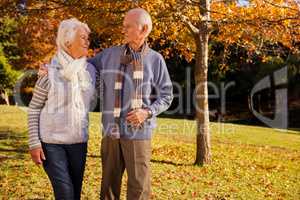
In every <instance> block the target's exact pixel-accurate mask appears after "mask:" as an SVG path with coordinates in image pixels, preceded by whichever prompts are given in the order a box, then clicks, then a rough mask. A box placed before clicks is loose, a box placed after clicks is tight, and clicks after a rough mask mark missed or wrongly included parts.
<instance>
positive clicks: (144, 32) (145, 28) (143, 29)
mask: <svg viewBox="0 0 300 200" xmlns="http://www.w3.org/2000/svg"><path fill="white" fill-rule="evenodd" d="M148 30H149V26H148V25H147V24H145V25H144V26H143V28H142V33H143V34H144V35H146V33H147V32H148Z"/></svg>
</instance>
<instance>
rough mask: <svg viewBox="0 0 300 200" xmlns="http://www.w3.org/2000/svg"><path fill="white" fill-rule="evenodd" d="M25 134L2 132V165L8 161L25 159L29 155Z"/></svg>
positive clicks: (0, 132)
mask: <svg viewBox="0 0 300 200" xmlns="http://www.w3.org/2000/svg"><path fill="white" fill-rule="evenodd" d="M24 135H25V133H24V132H23V133H19V132H13V131H3V130H1V131H0V163H1V162H4V161H5V160H7V159H23V158H24V155H25V154H27V153H28V145H27V141H26V137H25V136H24Z"/></svg>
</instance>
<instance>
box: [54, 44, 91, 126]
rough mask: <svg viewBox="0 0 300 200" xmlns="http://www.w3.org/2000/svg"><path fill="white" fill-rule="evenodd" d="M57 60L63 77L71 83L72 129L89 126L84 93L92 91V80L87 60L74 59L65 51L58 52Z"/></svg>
mask: <svg viewBox="0 0 300 200" xmlns="http://www.w3.org/2000/svg"><path fill="white" fill-rule="evenodd" d="M57 59H58V62H59V63H60V65H61V66H62V68H63V69H62V70H61V72H60V73H61V74H62V76H63V77H64V78H65V79H66V80H68V81H70V83H71V95H72V98H71V99H72V101H71V109H72V116H71V120H72V127H74V128H75V127H76V128H83V127H81V126H84V127H85V126H87V123H88V122H87V116H86V113H88V109H89V108H88V107H87V105H85V104H84V100H83V98H85V97H84V95H83V93H82V92H84V91H88V90H92V87H93V86H92V79H91V76H90V74H89V72H88V71H87V61H86V58H85V57H83V58H80V59H74V58H72V57H71V56H70V55H69V54H68V53H66V52H65V51H63V50H58V52H57ZM78 125H79V127H78Z"/></svg>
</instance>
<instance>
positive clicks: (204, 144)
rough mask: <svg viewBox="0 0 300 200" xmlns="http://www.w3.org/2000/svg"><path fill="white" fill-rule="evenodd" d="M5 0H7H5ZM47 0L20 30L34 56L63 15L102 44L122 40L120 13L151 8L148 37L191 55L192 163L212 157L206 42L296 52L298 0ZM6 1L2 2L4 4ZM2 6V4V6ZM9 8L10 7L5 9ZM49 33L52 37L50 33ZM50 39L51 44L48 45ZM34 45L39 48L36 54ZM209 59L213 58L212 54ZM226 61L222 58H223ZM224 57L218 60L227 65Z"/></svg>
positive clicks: (31, 8) (44, 51)
mask: <svg viewBox="0 0 300 200" xmlns="http://www.w3.org/2000/svg"><path fill="white" fill-rule="evenodd" d="M4 1H5V2H9V1H10V0H4ZM243 2H244V3H243V4H241V1H235V0H228V1H227V0H223V1H222V0H212V1H210V0H165V1H161V0H152V1H149V0H139V1H138V0H135V1H125V0H119V1H110V0H103V1H93V0H81V1H79V0H68V1H65V0H48V1H34V0H32V1H26V8H25V9H23V10H22V12H21V13H25V14H23V15H26V17H27V20H28V21H27V24H26V25H25V26H23V30H24V32H25V33H26V34H27V35H29V36H30V39H31V42H30V43H31V45H32V46H33V47H34V48H31V49H30V50H28V51H27V52H28V54H27V55H28V58H32V60H35V61H38V60H40V59H41V58H42V57H43V56H44V57H47V55H49V52H51V50H53V49H54V46H55V45H54V39H53V37H54V36H55V28H56V27H57V24H58V22H59V21H60V20H61V19H63V18H66V17H71V16H74V17H77V18H78V19H80V20H82V21H85V22H87V23H88V24H89V26H90V27H91V28H92V30H93V32H94V33H93V34H95V35H96V36H97V37H101V38H104V40H102V44H101V47H102V48H105V47H108V46H110V45H115V44H121V42H122V36H121V31H120V30H121V25H122V19H123V17H124V14H125V12H126V11H127V10H129V9H130V8H133V7H137V6H139V7H142V8H145V9H146V10H147V11H149V12H150V14H151V16H152V19H153V24H154V29H153V31H152V33H151V35H150V38H149V41H152V43H155V42H158V43H159V44H160V45H162V46H163V45H165V44H168V46H167V47H166V48H164V49H163V50H162V53H163V54H164V55H165V56H166V57H168V56H169V53H170V51H171V50H172V49H176V50H177V51H176V52H178V53H179V54H180V55H181V56H182V57H184V58H186V59H187V60H189V61H190V60H192V59H194V60H195V61H196V62H195V63H196V64H195V74H194V78H195V83H196V88H195V94H196V103H195V104H196V105H195V107H196V123H197V142H196V144H197V145H196V146H197V151H196V152H197V153H196V159H195V164H197V165H203V164H207V163H210V161H211V148H210V130H209V114H208V89H207V71H208V66H209V65H208V64H209V63H208V61H209V55H210V52H209V50H210V49H209V44H210V42H211V41H217V42H220V43H222V44H223V47H224V55H223V56H224V58H226V52H228V51H227V50H228V48H229V47H230V46H231V45H236V46H240V47H242V48H243V49H245V50H246V51H247V52H248V54H249V55H251V54H259V55H260V56H261V57H264V56H265V55H267V54H268V52H270V51H272V52H273V54H274V55H276V53H278V52H280V50H281V49H282V48H285V49H289V50H290V51H291V52H292V53H293V54H297V53H299V41H300V30H299V29H300V21H299V16H300V15H299V14H300V13H299V3H298V2H299V1H297V0H249V1H243ZM4 7H5V6H4ZM2 8H3V6H0V9H2ZM8 13H9V12H8ZM51 37H52V39H51ZM49 44H51V45H52V46H51V45H50V46H49ZM35 50H40V51H38V52H37V54H36V55H38V56H37V58H38V59H34V58H35V56H34V55H35V54H34V52H35ZM212 59H213V58H212ZM224 61H226V59H224ZM226 65H228V63H226V62H222V63H220V67H222V68H224V69H226Z"/></svg>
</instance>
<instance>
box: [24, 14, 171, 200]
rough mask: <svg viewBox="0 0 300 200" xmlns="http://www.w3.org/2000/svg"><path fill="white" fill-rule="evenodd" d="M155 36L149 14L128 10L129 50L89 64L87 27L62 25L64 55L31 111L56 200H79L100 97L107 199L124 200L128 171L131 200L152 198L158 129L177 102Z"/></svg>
mask: <svg viewBox="0 0 300 200" xmlns="http://www.w3.org/2000/svg"><path fill="white" fill-rule="evenodd" d="M151 29H152V21H151V17H150V15H149V14H148V13H147V12H146V11H145V10H144V9H142V8H135V9H132V10H129V11H128V12H127V13H126V15H125V18H124V20H123V33H124V41H125V42H124V45H121V46H113V47H111V48H108V49H105V50H104V51H102V52H101V53H99V54H97V55H96V56H95V57H93V58H90V59H88V60H87V59H86V56H87V54H88V47H89V40H88V35H89V33H90V29H89V28H88V26H87V25H86V24H84V23H82V22H80V21H78V20H77V19H75V18H72V19H67V20H64V21H62V22H61V23H60V25H59V28H58V33H57V39H56V43H57V52H56V54H55V55H54V56H53V58H52V60H51V62H50V64H49V65H48V67H47V70H46V72H44V73H43V75H42V76H40V77H39V79H38V81H37V83H36V85H35V89H34V92H33V98H32V100H31V102H30V105H29V111H28V125H29V147H30V154H31V157H32V160H33V161H34V162H35V163H36V164H42V166H43V168H44V170H45V172H46V173H47V175H48V177H49V179H50V182H51V185H52V187H53V191H54V195H55V199H64V200H69V199H70V200H71V199H76V200H77V199H80V194H81V188H82V181H83V175H84V168H85V162H86V155H87V142H88V121H89V120H88V112H89V107H90V104H91V102H92V100H93V99H94V97H95V91H96V92H98V93H99V94H100V99H101V102H102V103H101V107H102V135H103V137H102V141H101V159H102V181H101V193H100V199H120V191H121V182H122V175H123V173H124V170H125V169H126V171H127V174H128V183H127V195H126V196H127V199H129V200H135V199H149V198H150V158H151V134H152V129H153V128H154V127H155V123H156V122H155V117H156V116H157V115H158V114H160V113H161V112H163V111H165V110H166V109H167V108H168V107H169V106H170V104H171V101H172V98H173V95H172V84H171V80H170V77H169V74H168V71H167V67H166V64H165V61H164V59H163V57H162V56H161V55H160V54H159V53H158V52H156V51H154V50H152V49H150V48H149V47H148V44H147V42H146V38H147V36H148V35H149V33H150V32H151ZM95 88H96V90H95ZM153 94H155V95H153Z"/></svg>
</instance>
